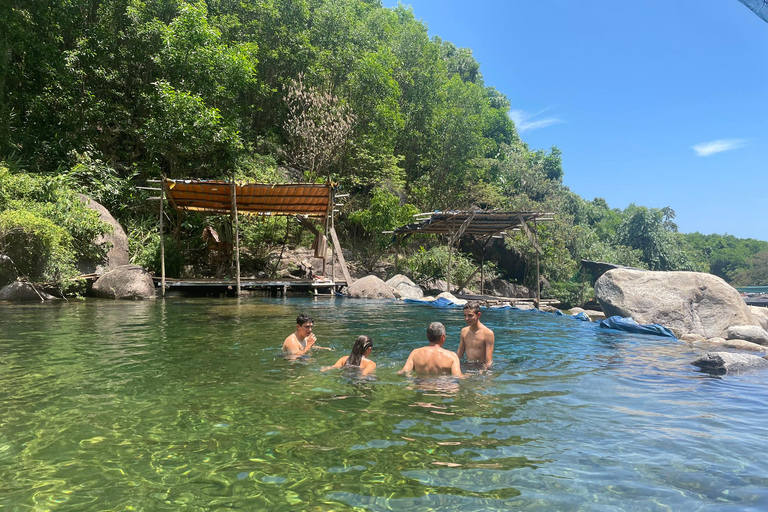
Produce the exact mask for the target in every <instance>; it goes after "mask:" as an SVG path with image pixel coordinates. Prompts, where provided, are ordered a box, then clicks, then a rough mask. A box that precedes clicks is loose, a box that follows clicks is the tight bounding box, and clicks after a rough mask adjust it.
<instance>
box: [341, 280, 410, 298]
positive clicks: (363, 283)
mask: <svg viewBox="0 0 768 512" xmlns="http://www.w3.org/2000/svg"><path fill="white" fill-rule="evenodd" d="M347 295H348V296H350V297H357V298H361V299H396V298H397V297H396V296H395V290H394V288H392V287H391V286H389V285H388V284H387V283H385V282H384V281H382V280H381V279H379V278H378V277H376V276H366V277H364V278H362V279H358V280H357V281H355V282H354V283H352V284H351V285H349V286H348V287H347ZM398 295H399V294H398Z"/></svg>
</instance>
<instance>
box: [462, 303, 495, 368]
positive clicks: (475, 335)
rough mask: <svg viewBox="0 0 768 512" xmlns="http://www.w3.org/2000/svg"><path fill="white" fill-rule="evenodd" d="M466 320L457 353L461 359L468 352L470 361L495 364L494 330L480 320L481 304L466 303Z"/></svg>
mask: <svg viewBox="0 0 768 512" xmlns="http://www.w3.org/2000/svg"><path fill="white" fill-rule="evenodd" d="M464 321H465V322H467V326H466V327H465V328H463V329H462V330H461V340H460V341H459V349H458V350H457V351H456V355H458V356H459V360H461V358H462V356H463V355H464V353H465V352H466V354H467V362H468V363H483V365H485V367H486V368H488V367H489V366H491V365H492V364H493V344H494V342H495V340H494V335H493V331H492V330H490V329H489V328H487V327H486V326H485V325H483V324H482V322H480V304H479V303H477V302H476V301H470V302H467V303H466V304H465V305H464Z"/></svg>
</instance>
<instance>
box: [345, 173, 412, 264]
mask: <svg viewBox="0 0 768 512" xmlns="http://www.w3.org/2000/svg"><path fill="white" fill-rule="evenodd" d="M416 213H418V210H417V209H416V207H415V206H413V205H411V204H402V202H401V200H400V197H398V196H397V195H396V194H393V193H392V192H390V191H388V190H385V189H382V188H378V189H375V190H374V191H373V195H372V197H371V202H370V205H369V206H368V207H367V208H364V209H359V210H357V211H354V212H352V213H351V214H350V215H349V227H348V229H349V230H350V232H349V239H350V241H354V243H353V244H351V247H353V251H354V252H355V253H357V254H358V257H359V258H360V260H361V261H362V262H363V266H364V267H365V268H366V270H368V271H369V272H371V271H373V269H374V267H375V265H376V262H377V261H379V259H380V258H381V257H382V256H383V255H384V254H385V253H386V252H387V251H388V250H390V249H391V248H392V247H393V246H394V244H395V240H394V239H393V236H392V234H391V233H388V234H387V233H385V231H392V230H393V229H395V228H398V227H400V226H403V225H405V224H408V223H409V222H411V221H412V220H413V215H415V214H416Z"/></svg>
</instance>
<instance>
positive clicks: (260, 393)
mask: <svg viewBox="0 0 768 512" xmlns="http://www.w3.org/2000/svg"><path fill="white" fill-rule="evenodd" d="M301 311H306V312H308V313H310V314H311V315H313V316H314V317H315V319H316V321H315V332H316V334H317V336H318V340H319V342H318V343H320V344H322V345H327V346H331V347H335V348H336V349H337V351H336V352H331V353H329V352H316V353H314V354H313V355H312V356H311V357H308V358H305V359H303V360H300V361H289V360H287V359H285V358H283V357H282V356H281V353H280V345H281V343H282V340H283V339H284V338H285V336H286V335H287V334H289V333H290V332H292V329H293V327H294V319H295V317H296V314H297V313H298V312H301ZM433 320H438V321H442V322H443V323H445V325H446V327H447V328H448V333H449V337H448V342H447V346H448V347H449V348H454V349H455V348H456V345H457V343H458V334H459V330H460V329H461V327H463V325H464V324H463V319H462V316H461V311H460V310H441V309H432V308H429V307H419V306H416V307H414V306H407V305H404V304H402V303H397V302H376V301H355V300H341V299H335V300H334V299H326V298H324V299H318V300H312V299H306V300H305V299H288V300H284V299H247V300H241V301H239V302H238V301H237V300H235V299H226V300H210V299H166V300H165V301H163V300H158V301H154V302H135V303H134V302H112V301H86V302H77V303H69V304H57V305H44V306H39V305H8V304H5V305H0V327H2V331H1V332H2V334H0V509H2V510H12V511H16V510H23V511H26V510H62V511H63V510H67V511H69V510H73V511H74V510H84V511H85V510H152V511H154V510H179V509H181V508H184V509H185V510H201V511H202V510H233V509H234V510H311V511H330V510H338V511H344V510H372V511H383V510H408V511H420V510H445V511H452V510H461V511H462V512H469V511H487V510H509V509H520V510H599V511H608V510H611V511H612V510H675V511H677V510H718V511H719V510H733V511H736V510H738V511H742V510H750V509H751V510H765V509H766V508H768V462H766V457H765V455H764V449H765V442H766V439H767V438H768V436H767V435H766V434H768V432H766V424H767V423H768V422H767V421H766V420H767V419H768V415H767V414H766V406H765V403H766V401H768V391H767V388H766V375H767V374H766V373H764V372H763V373H753V374H746V375H733V376H726V377H725V378H713V377H709V376H707V375H705V374H701V373H698V372H697V371H696V370H695V368H694V367H692V366H691V365H690V362H691V361H692V360H693V359H694V358H695V357H696V356H697V355H698V354H699V352H698V351H697V350H695V349H691V348H689V347H688V346H686V345H685V344H683V343H680V342H676V341H670V340H668V339H664V338H656V337H649V336H636V335H631V334H626V333H620V332H612V331H607V330H600V329H598V328H597V327H596V326H595V325H594V324H588V323H583V322H579V321H576V320H573V319H570V318H560V317H555V316H553V315H548V314H543V313H528V312H519V311H509V310H507V311H486V312H485V313H484V314H483V320H484V321H486V323H487V324H488V325H489V326H490V327H492V328H493V329H494V330H495V331H496V338H497V344H496V354H495V357H494V361H496V366H495V367H494V369H493V371H491V372H489V373H485V374H478V373H473V375H472V376H471V377H470V378H469V379H466V380H464V381H461V382H455V381H454V380H452V379H448V378H445V379H433V380H426V381H419V380H414V379H407V378H404V377H401V376H398V375H396V371H397V370H398V369H399V368H400V367H401V366H402V364H403V362H404V360H405V358H406V356H407V354H408V352H409V351H410V350H411V349H412V348H415V347H417V346H420V345H421V344H422V343H423V340H424V330H425V328H426V325H427V324H428V323H429V322H430V321H433ZM362 333H365V334H369V335H371V336H372V337H373V338H374V342H375V348H374V352H373V354H372V358H373V359H374V360H375V361H376V362H377V363H378V364H379V368H378V369H377V372H376V376H375V378H373V379H367V380H363V379H359V378H356V377H355V376H354V375H352V374H345V373H341V372H328V373H321V372H320V371H319V368H320V367H321V366H323V365H328V364H331V363H333V362H334V361H335V360H336V358H338V357H339V356H341V355H343V354H345V353H346V351H347V350H348V349H349V347H350V346H351V344H352V341H353V340H354V338H355V336H357V335H358V334H362Z"/></svg>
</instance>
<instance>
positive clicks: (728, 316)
mask: <svg viewBox="0 0 768 512" xmlns="http://www.w3.org/2000/svg"><path fill="white" fill-rule="evenodd" d="M595 296H596V297H597V300H598V302H599V303H600V307H601V308H602V310H603V312H604V313H605V314H606V316H609V317H610V316H614V315H618V316H622V317H631V318H634V319H635V320H636V321H637V323H639V324H661V325H663V326H665V327H668V328H669V329H671V330H672V332H673V333H674V334H675V336H677V337H680V336H682V335H684V334H688V333H694V334H700V335H702V336H704V337H705V338H714V337H721V338H727V337H728V333H727V330H728V327H730V326H732V325H757V321H756V320H755V319H754V318H753V316H752V314H751V313H750V311H749V309H748V308H747V305H746V304H745V303H744V299H742V298H741V295H739V292H737V291H736V289H735V288H733V287H731V286H730V285H729V284H728V283H726V282H725V281H723V280H722V279H720V278H719V277H717V276H713V275H712V274H705V273H701V272H651V271H644V270H634V269H623V268H622V269H614V270H609V271H608V272H606V273H605V274H603V275H602V277H600V279H598V280H597V283H595Z"/></svg>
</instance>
